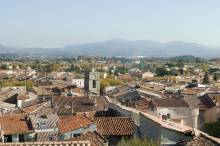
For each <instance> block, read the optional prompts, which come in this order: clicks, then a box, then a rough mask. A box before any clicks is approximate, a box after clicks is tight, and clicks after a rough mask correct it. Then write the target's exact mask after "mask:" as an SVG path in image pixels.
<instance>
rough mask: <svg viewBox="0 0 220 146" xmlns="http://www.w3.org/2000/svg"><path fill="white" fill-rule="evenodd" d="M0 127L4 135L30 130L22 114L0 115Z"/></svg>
mask: <svg viewBox="0 0 220 146" xmlns="http://www.w3.org/2000/svg"><path fill="white" fill-rule="evenodd" d="M0 128H1V130H2V132H3V133H4V135H7V134H19V133H27V132H31V131H32V128H31V127H30V126H29V124H28V123H27V121H26V119H25V116H24V115H4V116H0Z"/></svg>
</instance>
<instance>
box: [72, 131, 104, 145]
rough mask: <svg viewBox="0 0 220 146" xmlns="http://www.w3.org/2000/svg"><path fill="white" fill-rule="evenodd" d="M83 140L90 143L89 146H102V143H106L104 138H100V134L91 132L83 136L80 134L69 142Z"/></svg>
mask: <svg viewBox="0 0 220 146" xmlns="http://www.w3.org/2000/svg"><path fill="white" fill-rule="evenodd" d="M83 140H89V141H91V146H103V143H106V142H107V140H106V139H105V138H104V137H102V136H101V135H100V134H98V133H97V132H91V131H88V132H86V133H85V134H82V135H80V136H77V137H74V138H73V139H71V141H83Z"/></svg>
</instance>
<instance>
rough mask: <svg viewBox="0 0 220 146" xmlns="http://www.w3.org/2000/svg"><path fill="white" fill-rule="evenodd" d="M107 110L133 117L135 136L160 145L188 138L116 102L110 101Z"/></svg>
mask: <svg viewBox="0 0 220 146" xmlns="http://www.w3.org/2000/svg"><path fill="white" fill-rule="evenodd" d="M107 99H108V98H107ZM109 101H110V100H109ZM109 108H111V109H113V110H117V111H118V112H120V113H121V114H122V115H123V116H128V117H133V118H134V120H135V122H136V124H137V123H138V125H137V128H138V131H137V132H138V133H135V134H137V135H138V136H141V137H143V138H144V137H145V138H150V139H154V140H157V141H158V142H159V143H160V144H161V145H163V144H164V145H169V144H175V143H176V142H178V141H180V140H181V139H186V138H188V137H186V136H185V135H184V133H180V132H177V131H174V130H169V129H166V128H163V127H161V125H160V124H159V123H157V122H155V121H153V120H151V119H150V118H148V117H147V116H145V115H144V114H142V112H140V111H138V110H136V109H132V108H129V107H125V106H123V105H120V104H119V103H117V102H116V101H110V102H109ZM176 114H178V113H176ZM189 138H191V137H189Z"/></svg>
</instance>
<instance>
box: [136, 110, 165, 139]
mask: <svg viewBox="0 0 220 146" xmlns="http://www.w3.org/2000/svg"><path fill="white" fill-rule="evenodd" d="M140 133H141V135H142V136H143V137H146V138H150V139H153V140H160V137H161V125H160V124H158V123H156V122H154V121H152V120H151V119H149V118H147V117H145V116H144V115H142V114H140Z"/></svg>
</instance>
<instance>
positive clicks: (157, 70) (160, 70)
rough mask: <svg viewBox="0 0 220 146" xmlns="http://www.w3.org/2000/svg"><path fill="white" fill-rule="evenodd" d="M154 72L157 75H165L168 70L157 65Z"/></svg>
mask: <svg viewBox="0 0 220 146" xmlns="http://www.w3.org/2000/svg"><path fill="white" fill-rule="evenodd" d="M156 74H157V75H158V76H165V75H168V74H169V72H168V71H167V70H166V69H165V68H164V67H158V68H157V69H156Z"/></svg>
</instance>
